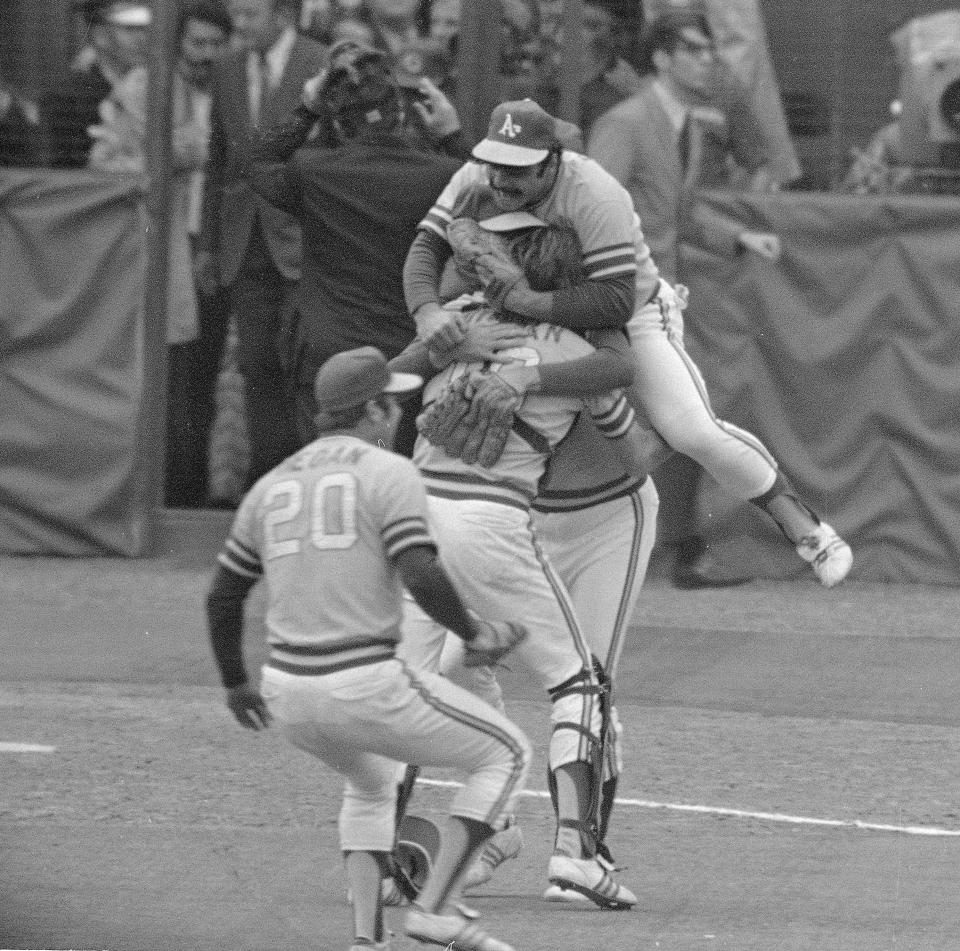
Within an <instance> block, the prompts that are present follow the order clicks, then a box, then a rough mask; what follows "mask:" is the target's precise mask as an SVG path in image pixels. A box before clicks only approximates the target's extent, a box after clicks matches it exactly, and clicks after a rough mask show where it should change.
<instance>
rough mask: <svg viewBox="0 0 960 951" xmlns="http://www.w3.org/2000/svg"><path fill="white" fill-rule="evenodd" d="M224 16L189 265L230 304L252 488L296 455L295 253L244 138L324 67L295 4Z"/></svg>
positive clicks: (293, 224)
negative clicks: (250, 177)
mask: <svg viewBox="0 0 960 951" xmlns="http://www.w3.org/2000/svg"><path fill="white" fill-rule="evenodd" d="M227 8H228V10H229V11H230V15H231V20H232V22H233V35H234V44H233V45H234V47H235V48H234V49H233V50H232V51H231V52H230V53H229V54H227V55H226V56H225V57H224V58H223V59H222V60H221V61H220V62H218V63H217V64H216V66H215V68H214V70H213V78H212V81H211V93H212V100H211V102H212V105H211V118H210V161H209V165H208V168H207V185H206V189H205V196H204V197H205V201H204V216H203V228H202V230H201V233H200V237H199V250H198V256H197V266H198V272H199V273H200V274H201V275H202V280H203V282H204V286H205V287H206V286H210V287H211V288H212V284H213V282H216V283H217V284H218V285H219V286H220V287H221V288H223V289H225V291H226V293H227V294H228V295H229V300H230V311H231V320H232V321H233V323H234V326H235V329H236V357H237V361H238V366H239V370H240V372H241V374H242V375H243V379H244V385H245V408H246V428H247V433H248V438H249V470H248V473H247V483H248V484H252V483H253V482H255V481H256V480H257V479H258V478H259V477H260V476H261V475H263V474H264V473H265V472H268V471H269V470H270V469H272V468H273V467H274V466H275V465H277V464H278V463H279V462H280V461H281V460H283V459H284V458H286V457H287V456H288V455H290V453H291V452H293V451H294V450H295V449H296V448H298V447H299V441H298V439H297V436H296V432H295V430H294V424H293V414H292V407H291V404H290V401H289V398H288V393H287V367H286V366H285V358H282V357H281V354H282V353H285V352H286V349H285V341H286V334H287V333H288V331H289V326H290V321H291V319H292V308H293V295H294V292H295V289H296V285H297V282H298V280H299V278H300V264H301V254H302V247H301V234H300V227H299V224H298V223H297V221H296V220H295V219H294V218H292V217H291V216H290V215H288V214H286V213H284V212H282V211H280V210H279V209H278V208H275V207H273V206H272V205H270V204H269V203H268V202H267V201H265V200H264V199H262V198H260V197H259V196H258V195H256V194H255V193H254V192H253V191H252V190H251V188H250V185H249V183H248V182H247V181H246V179H245V178H244V176H243V174H242V170H243V169H245V168H246V167H247V166H248V164H249V160H250V154H249V152H250V139H251V133H252V132H253V131H254V130H255V129H257V128H267V127H269V126H271V125H273V124H274V123H276V121H277V120H278V119H280V118H281V117H283V116H286V115H289V114H290V113H291V112H292V111H293V109H294V107H295V106H296V104H297V103H298V102H299V101H300V97H301V95H302V93H303V88H304V84H305V83H306V81H307V80H308V79H310V78H311V77H312V76H315V75H316V74H317V73H318V72H319V70H320V69H321V68H322V67H323V66H324V64H325V63H326V47H324V46H323V45H321V44H319V43H317V42H315V41H313V40H311V39H310V38H309V37H306V36H304V35H302V34H298V33H297V29H296V28H297V24H298V22H299V21H298V17H299V13H300V7H299V3H298V2H297V0H229V3H228V7H227ZM217 501H219V500H217Z"/></svg>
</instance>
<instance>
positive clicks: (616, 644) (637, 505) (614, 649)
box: [603, 492, 644, 683]
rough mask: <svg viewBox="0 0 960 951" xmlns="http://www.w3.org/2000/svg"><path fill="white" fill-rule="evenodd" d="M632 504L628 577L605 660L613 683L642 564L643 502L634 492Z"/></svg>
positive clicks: (625, 579) (608, 674)
mask: <svg viewBox="0 0 960 951" xmlns="http://www.w3.org/2000/svg"><path fill="white" fill-rule="evenodd" d="M630 504H631V507H632V509H633V535H632V537H631V539H630V553H629V556H628V559H627V570H626V577H625V578H624V585H623V590H622V592H621V595H620V604H619V606H618V607H617V618H616V620H615V621H614V624H613V636H612V637H611V638H610V648H609V650H608V651H607V656H606V657H604V658H603V666H604V668H605V669H606V671H607V676H608V677H609V678H610V681H611V683H612V682H613V678H614V675H615V674H616V671H615V670H614V669H612V665H613V663H614V661H615V660H617V659H618V658H619V656H620V642H621V641H622V640H623V637H624V634H625V633H626V627H627V621H628V620H629V618H630V611H631V607H632V605H633V590H634V588H635V587H636V585H637V581H638V579H637V565H638V564H639V563H640V551H641V542H642V541H643V527H644V518H643V502H642V501H641V499H640V496H639V495H638V494H637V493H636V492H633V493H631V495H630Z"/></svg>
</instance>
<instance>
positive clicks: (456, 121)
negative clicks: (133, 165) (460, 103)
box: [413, 76, 460, 139]
mask: <svg viewBox="0 0 960 951" xmlns="http://www.w3.org/2000/svg"><path fill="white" fill-rule="evenodd" d="M417 88H418V89H419V91H420V93H421V94H422V95H423V97H424V98H423V100H422V101H419V100H415V101H414V103H413V108H414V109H415V110H416V113H417V115H418V116H420V121H421V122H422V123H423V126H424V128H425V129H426V130H427V132H429V133H430V134H431V135H432V136H433V137H434V138H436V139H444V138H446V137H447V136H448V135H453V133H454V132H459V131H460V116H459V114H458V113H457V109H456V106H454V104H453V103H452V102H451V101H450V100H449V99H448V98H447V97H446V96H445V95H444V94H443V93H442V92H441V91H440V89H439V88H438V87H437V86H436V85H435V84H434V83H432V82H430V80H429V79H427V77H426V76H424V77H422V78H421V79H420V81H419V83H418V84H417Z"/></svg>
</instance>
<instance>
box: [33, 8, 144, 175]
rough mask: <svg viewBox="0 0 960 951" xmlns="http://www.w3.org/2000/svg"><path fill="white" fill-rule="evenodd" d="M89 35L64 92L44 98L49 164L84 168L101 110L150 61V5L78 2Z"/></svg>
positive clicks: (42, 108)
mask: <svg viewBox="0 0 960 951" xmlns="http://www.w3.org/2000/svg"><path fill="white" fill-rule="evenodd" d="M73 8H74V9H75V10H76V11H77V12H78V13H79V14H80V15H81V17H82V18H83V20H84V23H85V25H86V27H87V31H88V38H89V39H88V43H87V45H86V46H84V47H83V48H82V49H81V50H80V52H79V53H78V55H77V57H76V59H75V60H74V62H73V64H72V65H71V68H70V73H69V76H68V77H67V82H66V83H65V85H64V87H63V88H58V89H51V90H48V91H47V92H46V93H44V95H43V96H42V97H41V101H40V111H41V113H42V115H43V118H44V121H45V123H46V124H47V127H48V128H49V131H50V145H51V155H50V163H51V164H52V165H54V166H55V167H58V168H83V167H84V166H85V165H86V164H87V159H88V158H89V155H90V149H91V147H92V146H93V139H92V138H91V137H90V135H89V133H88V132H87V130H88V128H89V127H90V126H92V125H96V124H97V123H98V122H99V119H100V113H99V106H100V103H101V102H103V101H104V100H105V99H106V98H107V97H108V96H109V95H110V93H111V91H112V90H113V88H114V86H116V85H117V83H119V82H120V80H122V79H123V78H124V76H126V74H127V73H128V72H129V71H130V70H131V69H134V68H135V67H138V66H143V65H144V64H145V63H146V61H147V28H148V27H149V26H150V21H151V11H150V6H149V4H146V3H137V2H133V0H75V2H74V4H73Z"/></svg>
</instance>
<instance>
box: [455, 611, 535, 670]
mask: <svg viewBox="0 0 960 951" xmlns="http://www.w3.org/2000/svg"><path fill="white" fill-rule="evenodd" d="M472 613H473V612H471V614H472ZM473 618H474V621H475V622H476V627H477V633H476V635H475V636H474V638H473V639H472V640H469V641H466V642H465V644H464V647H465V650H466V654H465V656H464V660H463V663H464V666H465V667H493V666H495V665H496V664H498V663H499V662H500V661H501V660H502V659H503V658H504V657H505V656H506V655H507V654H509V653H510V651H512V650H513V649H514V648H515V647H516V646H517V645H518V644H521V643H523V641H524V640H525V639H526V637H527V634H528V631H527V629H526V628H525V627H524V626H523V625H522V624H511V623H510V622H509V621H484V620H483V619H482V618H480V617H478V616H477V615H475V614H474V615H473Z"/></svg>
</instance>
